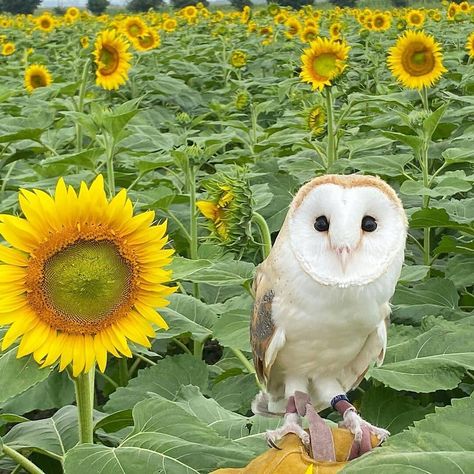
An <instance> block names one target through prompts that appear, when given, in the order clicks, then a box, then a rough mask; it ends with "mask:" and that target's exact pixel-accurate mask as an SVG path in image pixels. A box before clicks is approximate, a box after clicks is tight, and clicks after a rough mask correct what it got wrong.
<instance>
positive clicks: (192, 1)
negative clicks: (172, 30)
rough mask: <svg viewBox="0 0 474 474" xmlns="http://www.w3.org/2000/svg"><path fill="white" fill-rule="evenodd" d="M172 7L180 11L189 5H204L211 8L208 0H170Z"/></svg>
mask: <svg viewBox="0 0 474 474" xmlns="http://www.w3.org/2000/svg"><path fill="white" fill-rule="evenodd" d="M170 1H171V5H172V6H173V8H176V9H177V10H179V9H180V8H184V7H187V6H189V5H196V4H198V3H202V4H203V5H204V6H205V7H208V6H209V2H208V1H207V0H170Z"/></svg>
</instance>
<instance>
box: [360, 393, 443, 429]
mask: <svg viewBox="0 0 474 474" xmlns="http://www.w3.org/2000/svg"><path fill="white" fill-rule="evenodd" d="M433 411H434V405H433V404H430V405H428V406H423V405H422V404H421V402H420V400H419V399H418V398H416V397H415V396H413V395H408V394H404V393H400V392H397V391H396V390H391V389H389V388H387V387H380V386H379V387H372V388H371V389H370V390H368V391H366V392H365V393H364V395H363V397H362V403H361V406H360V412H361V415H362V417H363V418H364V420H367V421H369V422H370V423H372V424H373V425H375V426H378V427H380V428H385V429H386V430H388V431H390V433H391V434H392V435H394V434H396V433H400V431H403V430H404V429H406V428H407V427H408V426H409V425H411V424H412V423H413V422H414V421H417V420H421V419H422V418H424V417H425V415H426V414H428V413H431V412H433Z"/></svg>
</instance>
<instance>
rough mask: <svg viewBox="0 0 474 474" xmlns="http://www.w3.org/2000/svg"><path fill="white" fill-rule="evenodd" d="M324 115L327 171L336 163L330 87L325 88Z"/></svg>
mask: <svg viewBox="0 0 474 474" xmlns="http://www.w3.org/2000/svg"><path fill="white" fill-rule="evenodd" d="M326 114H327V118H328V144H327V153H326V155H327V169H328V170H329V168H331V166H332V165H333V164H334V162H335V161H336V158H337V157H336V142H335V136H334V108H333V97H332V90H331V87H326Z"/></svg>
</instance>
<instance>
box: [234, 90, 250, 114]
mask: <svg viewBox="0 0 474 474" xmlns="http://www.w3.org/2000/svg"><path fill="white" fill-rule="evenodd" d="M249 103H250V95H249V93H248V92H247V91H240V92H238V93H237V95H236V96H235V108H236V109H237V110H245V109H246V108H247V107H248V105H249Z"/></svg>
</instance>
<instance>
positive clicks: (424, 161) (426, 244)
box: [420, 86, 431, 276]
mask: <svg viewBox="0 0 474 474" xmlns="http://www.w3.org/2000/svg"><path fill="white" fill-rule="evenodd" d="M420 96H421V101H422V103H423V109H424V110H425V112H429V111H430V108H429V102H428V89H427V88H426V87H425V86H423V88H422V89H421V91H420ZM430 140H431V137H427V136H424V140H423V145H422V148H421V153H420V168H421V171H422V173H423V187H424V188H425V189H429V187H430V184H431V183H430V170H429V156H428V150H429V146H430ZM429 203H430V197H429V195H427V194H424V195H423V205H422V208H423V209H426V208H427V207H428V206H429ZM430 234H431V228H430V227H424V228H423V263H424V265H427V266H430V264H431V256H430V253H431V248H430V240H431V235H430ZM428 276H429V272H428Z"/></svg>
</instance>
